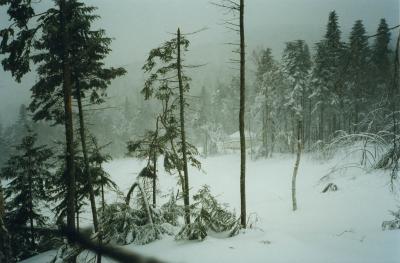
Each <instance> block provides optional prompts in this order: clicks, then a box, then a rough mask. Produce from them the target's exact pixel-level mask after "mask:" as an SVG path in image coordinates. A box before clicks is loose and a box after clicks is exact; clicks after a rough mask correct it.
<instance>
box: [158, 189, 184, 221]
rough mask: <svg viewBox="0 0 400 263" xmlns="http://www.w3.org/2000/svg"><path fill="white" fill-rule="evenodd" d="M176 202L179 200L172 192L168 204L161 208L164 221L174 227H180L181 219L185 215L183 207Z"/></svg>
mask: <svg viewBox="0 0 400 263" xmlns="http://www.w3.org/2000/svg"><path fill="white" fill-rule="evenodd" d="M176 201H177V198H176V197H175V195H174V193H173V192H171V194H170V198H169V200H168V202H166V203H165V204H163V205H162V206H161V208H160V211H161V216H162V219H163V220H164V221H165V222H167V223H169V224H171V225H173V226H178V224H179V218H180V217H182V216H183V215H184V209H183V206H181V205H178V204H177V202H176Z"/></svg>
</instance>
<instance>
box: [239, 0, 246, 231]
mask: <svg viewBox="0 0 400 263" xmlns="http://www.w3.org/2000/svg"><path fill="white" fill-rule="evenodd" d="M239 9H240V10H239V13H240V15H239V20H240V21H239V22H240V23H239V30H240V108H239V134H240V224H241V225H242V228H246V138H245V129H244V112H245V42H244V0H240V7H239Z"/></svg>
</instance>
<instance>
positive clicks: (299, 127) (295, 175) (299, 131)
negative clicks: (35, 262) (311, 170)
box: [292, 120, 302, 211]
mask: <svg viewBox="0 0 400 263" xmlns="http://www.w3.org/2000/svg"><path fill="white" fill-rule="evenodd" d="M301 129H302V122H301V120H298V121H297V156H296V162H295V164H294V169H293V176H292V206H293V211H296V210H297V200H296V177H297V172H298V170H299V164H300V156H301V149H302V142H301Z"/></svg>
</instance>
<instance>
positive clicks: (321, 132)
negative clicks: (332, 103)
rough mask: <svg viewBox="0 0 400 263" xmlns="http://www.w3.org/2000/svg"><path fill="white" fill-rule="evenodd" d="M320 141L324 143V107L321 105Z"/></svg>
mask: <svg viewBox="0 0 400 263" xmlns="http://www.w3.org/2000/svg"><path fill="white" fill-rule="evenodd" d="M318 137H319V138H318V139H319V140H320V141H324V105H323V104H321V106H320V108H319V132H318Z"/></svg>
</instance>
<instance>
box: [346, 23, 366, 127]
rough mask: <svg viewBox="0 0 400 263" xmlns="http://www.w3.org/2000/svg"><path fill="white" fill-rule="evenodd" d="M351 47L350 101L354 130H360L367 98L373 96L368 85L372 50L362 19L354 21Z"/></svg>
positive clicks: (349, 68) (349, 70) (349, 65)
mask: <svg viewBox="0 0 400 263" xmlns="http://www.w3.org/2000/svg"><path fill="white" fill-rule="evenodd" d="M349 49H350V50H349V51H348V53H349V58H348V59H349V63H348V70H347V73H348V85H349V88H348V89H349V93H350V94H349V97H350V101H351V102H352V103H353V104H354V108H353V109H351V112H353V114H352V115H353V118H352V119H353V126H354V127H355V130H354V131H355V132H358V131H359V128H358V125H359V122H360V118H361V117H360V116H361V114H362V113H364V112H365V111H366V110H367V109H366V108H365V103H366V101H367V99H369V98H371V97H370V96H368V93H369V90H368V86H369V81H370V79H369V77H368V73H369V68H368V64H369V63H368V57H369V54H370V50H369V47H368V38H367V36H366V32H365V28H364V25H363V24H362V21H361V20H357V21H356V22H355V23H354V26H353V28H352V31H351V33H350V43H349Z"/></svg>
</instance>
